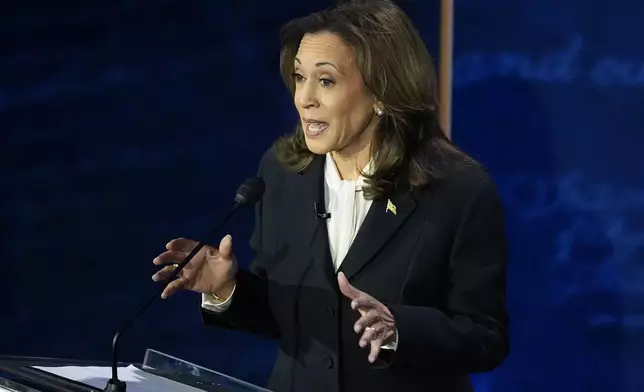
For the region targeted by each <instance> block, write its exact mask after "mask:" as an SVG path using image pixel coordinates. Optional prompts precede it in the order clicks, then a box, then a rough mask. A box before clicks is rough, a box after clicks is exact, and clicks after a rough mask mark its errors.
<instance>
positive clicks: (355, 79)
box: [294, 33, 379, 155]
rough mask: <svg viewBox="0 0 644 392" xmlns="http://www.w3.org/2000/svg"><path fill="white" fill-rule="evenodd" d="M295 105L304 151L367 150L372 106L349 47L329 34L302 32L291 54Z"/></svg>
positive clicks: (372, 123) (373, 102) (372, 125)
mask: <svg viewBox="0 0 644 392" xmlns="http://www.w3.org/2000/svg"><path fill="white" fill-rule="evenodd" d="M294 61H295V64H294V78H295V96H294V99H295V106H296V107H297V110H298V112H299V114H300V120H301V122H302V129H303V130H304V135H305V137H306V144H307V147H308V148H309V150H311V152H313V153H315V154H326V153H328V152H337V153H340V154H343V155H353V154H358V153H360V152H361V151H369V145H370V141H371V139H372V137H373V133H374V130H375V126H376V124H377V121H378V120H377V118H376V115H375V110H376V108H377V107H379V106H378V103H377V102H376V100H375V98H374V97H373V95H372V94H371V93H369V92H368V91H367V88H366V86H365V84H364V81H363V79H362V75H361V74H360V71H359V70H358V67H357V64H356V62H355V56H354V53H353V50H352V48H351V47H349V46H348V45H347V44H345V43H344V42H343V41H342V39H341V38H339V37H338V36H336V35H334V34H331V33H318V34H307V35H305V36H304V37H303V38H302V41H301V42H300V47H299V50H298V52H297V55H296V56H295V60H294Z"/></svg>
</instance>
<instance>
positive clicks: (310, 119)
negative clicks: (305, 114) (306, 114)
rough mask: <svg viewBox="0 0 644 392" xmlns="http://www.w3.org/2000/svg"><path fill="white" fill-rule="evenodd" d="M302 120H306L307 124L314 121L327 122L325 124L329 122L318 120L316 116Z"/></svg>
mask: <svg viewBox="0 0 644 392" xmlns="http://www.w3.org/2000/svg"><path fill="white" fill-rule="evenodd" d="M302 121H304V122H305V123H306V124H312V123H325V124H328V122H326V121H322V120H318V119H316V118H302Z"/></svg>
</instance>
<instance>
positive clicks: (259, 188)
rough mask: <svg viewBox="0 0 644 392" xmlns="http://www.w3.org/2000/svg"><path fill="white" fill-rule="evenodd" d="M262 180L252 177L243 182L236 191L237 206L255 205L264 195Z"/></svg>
mask: <svg viewBox="0 0 644 392" xmlns="http://www.w3.org/2000/svg"><path fill="white" fill-rule="evenodd" d="M264 189H265V185H264V180H262V179H261V178H259V177H252V178H249V179H247V180H246V181H244V183H243V184H241V185H240V186H239V188H238V189H237V194H236V195H235V203H237V204H242V205H244V204H255V203H257V202H258V201H259V200H260V199H261V198H262V196H263V195H264Z"/></svg>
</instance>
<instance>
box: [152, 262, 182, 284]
mask: <svg viewBox="0 0 644 392" xmlns="http://www.w3.org/2000/svg"><path fill="white" fill-rule="evenodd" d="M176 268H177V267H176V266H175V265H168V266H165V267H163V268H161V269H160V270H159V271H157V272H156V273H155V274H154V275H152V280H153V281H155V282H158V281H161V280H166V279H168V278H170V276H172V273H173V272H174V270H175V269H176Z"/></svg>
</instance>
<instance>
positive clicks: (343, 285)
mask: <svg viewBox="0 0 644 392" xmlns="http://www.w3.org/2000/svg"><path fill="white" fill-rule="evenodd" d="M338 286H340V291H341V292H342V294H344V295H345V296H346V297H347V298H349V299H351V300H354V299H357V298H358V297H360V294H362V291H360V290H358V289H356V288H355V287H353V286H352V285H351V283H349V280H348V279H347V277H346V276H345V275H344V272H340V273H338Z"/></svg>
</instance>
